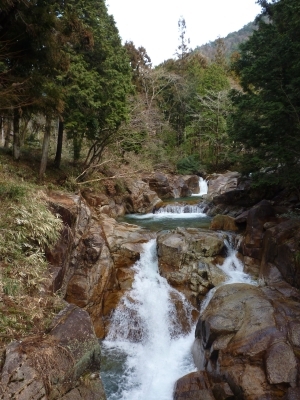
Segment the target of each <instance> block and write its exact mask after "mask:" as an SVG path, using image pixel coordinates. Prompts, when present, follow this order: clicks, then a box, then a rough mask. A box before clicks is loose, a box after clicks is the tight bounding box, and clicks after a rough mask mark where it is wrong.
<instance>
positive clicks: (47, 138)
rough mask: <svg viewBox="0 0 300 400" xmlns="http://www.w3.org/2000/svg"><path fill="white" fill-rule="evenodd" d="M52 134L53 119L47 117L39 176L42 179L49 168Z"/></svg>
mask: <svg viewBox="0 0 300 400" xmlns="http://www.w3.org/2000/svg"><path fill="white" fill-rule="evenodd" d="M50 132H51V119H50V117H49V116H46V124H45V133H44V140H43V148H42V159H41V165H40V174H39V175H40V179H42V178H43V176H44V173H45V171H46V168H47V161H48V150H49V143H50Z"/></svg>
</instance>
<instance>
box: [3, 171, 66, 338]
mask: <svg viewBox="0 0 300 400" xmlns="http://www.w3.org/2000/svg"><path fill="white" fill-rule="evenodd" d="M1 178H2V179H3V174H2V175H1V171H0V295H1V300H0V343H5V342H7V341H9V340H11V339H13V338H14V339H15V338H19V337H23V336H26V335H28V334H29V333H33V332H34V333H37V332H40V331H43V330H44V329H46V327H47V324H49V322H50V321H49V319H50V318H52V316H53V315H54V314H55V313H56V312H57V311H59V309H61V308H62V307H63V302H62V300H61V299H59V298H58V297H56V296H53V295H52V293H50V292H49V290H48V286H49V282H50V280H49V278H50V276H49V272H48V266H47V262H46V258H45V249H46V248H51V246H52V245H53V244H54V243H55V242H56V241H57V240H58V238H59V236H60V232H61V229H62V221H61V220H60V218H58V216H56V215H53V214H52V213H51V212H50V211H49V209H48V207H47V203H46V201H45V195H44V194H43V192H42V191H40V190H39V188H38V187H36V186H34V185H33V184H29V183H24V182H19V181H17V180H14V179H12V178H10V179H7V176H5V181H3V180H1Z"/></svg>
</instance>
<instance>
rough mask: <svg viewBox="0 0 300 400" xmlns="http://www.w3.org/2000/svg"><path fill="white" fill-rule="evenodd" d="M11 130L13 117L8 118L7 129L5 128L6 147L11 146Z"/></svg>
mask: <svg viewBox="0 0 300 400" xmlns="http://www.w3.org/2000/svg"><path fill="white" fill-rule="evenodd" d="M10 131H11V118H7V120H6V124H5V129H4V138H5V139H4V147H5V149H8V148H9V143H10Z"/></svg>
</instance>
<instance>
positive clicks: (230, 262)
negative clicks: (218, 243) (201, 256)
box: [200, 237, 258, 315]
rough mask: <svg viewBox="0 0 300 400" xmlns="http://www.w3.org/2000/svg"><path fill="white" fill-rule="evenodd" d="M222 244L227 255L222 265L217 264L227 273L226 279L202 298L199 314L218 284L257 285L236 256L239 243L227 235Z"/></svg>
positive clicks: (203, 309)
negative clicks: (235, 243) (235, 242)
mask: <svg viewBox="0 0 300 400" xmlns="http://www.w3.org/2000/svg"><path fill="white" fill-rule="evenodd" d="M224 244H225V246H226V249H227V257H226V258H225V260H224V262H223V264H222V265H217V267H218V268H220V269H221V270H222V271H224V272H225V274H226V275H227V279H226V281H225V282H223V283H221V284H220V285H218V286H216V287H214V288H213V289H211V290H210V291H209V292H208V293H207V295H206V296H205V298H204V300H203V301H202V303H201V308H200V315H202V314H203V312H204V311H205V309H206V308H207V306H208V304H209V303H210V300H211V299H212V298H213V296H214V294H215V291H216V290H217V289H218V287H220V286H224V285H228V284H230V283H248V284H249V285H255V286H256V285H257V284H258V283H257V282H256V281H255V280H253V279H252V278H251V276H250V275H248V274H246V273H245V272H244V265H243V263H242V262H241V260H240V259H239V258H238V257H237V250H236V247H238V245H239V243H237V245H236V246H235V245H234V243H233V240H232V237H229V239H228V240H226V239H225V240H224Z"/></svg>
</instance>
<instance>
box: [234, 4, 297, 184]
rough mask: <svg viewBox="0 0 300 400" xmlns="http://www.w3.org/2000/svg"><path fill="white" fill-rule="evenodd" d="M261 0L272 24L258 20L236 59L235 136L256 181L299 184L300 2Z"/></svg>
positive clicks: (243, 159)
mask: <svg viewBox="0 0 300 400" xmlns="http://www.w3.org/2000/svg"><path fill="white" fill-rule="evenodd" d="M261 4H262V6H263V8H264V14H265V15H267V16H268V17H269V19H270V23H266V22H265V21H264V20H263V19H260V20H259V24H258V29H257V30H256V31H255V32H254V33H253V35H252V36H251V38H250V39H249V41H248V42H246V43H245V44H243V45H242V46H241V57H240V58H239V59H237V60H236V61H235V64H234V70H235V72H236V73H237V74H238V75H239V77H240V82H241V85H242V87H243V92H237V91H233V92H232V94H231V99H232V101H233V105H234V113H233V114H232V117H231V120H230V138H231V140H232V141H234V143H235V146H236V151H237V152H239V153H240V155H241V156H242V157H241V159H240V162H241V165H242V168H243V170H244V171H249V172H252V173H253V174H254V177H255V178H256V181H257V184H261V185H273V184H279V185H288V186H291V187H295V188H298V187H299V185H300V175H299V160H300V122H299V121H300V93H299V83H300V78H299V57H298V54H299V51H300V37H299V34H298V32H299V27H300V4H299V2H298V1H297V0H281V1H278V2H275V3H271V4H268V3H267V2H263V1H262V2H261ZM266 169H267V170H266ZM266 171H267V172H268V173H266Z"/></svg>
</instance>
